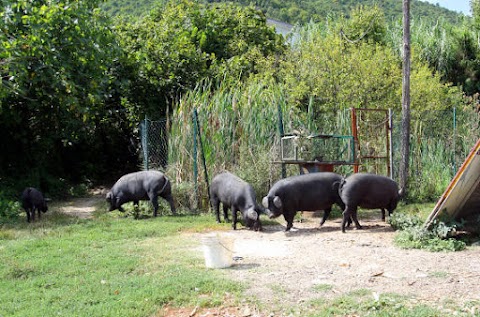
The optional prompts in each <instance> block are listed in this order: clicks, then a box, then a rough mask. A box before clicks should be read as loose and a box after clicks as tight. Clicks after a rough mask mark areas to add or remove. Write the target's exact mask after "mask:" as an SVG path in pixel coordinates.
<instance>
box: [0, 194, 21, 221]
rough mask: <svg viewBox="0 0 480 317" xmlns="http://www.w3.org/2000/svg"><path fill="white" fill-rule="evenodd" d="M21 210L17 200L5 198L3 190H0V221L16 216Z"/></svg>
mask: <svg viewBox="0 0 480 317" xmlns="http://www.w3.org/2000/svg"><path fill="white" fill-rule="evenodd" d="M21 210H22V209H21V206H20V203H19V202H18V201H14V200H11V199H8V198H5V196H4V194H3V192H0V223H3V222H4V221H5V220H13V219H16V218H18V216H19V215H20V213H21Z"/></svg>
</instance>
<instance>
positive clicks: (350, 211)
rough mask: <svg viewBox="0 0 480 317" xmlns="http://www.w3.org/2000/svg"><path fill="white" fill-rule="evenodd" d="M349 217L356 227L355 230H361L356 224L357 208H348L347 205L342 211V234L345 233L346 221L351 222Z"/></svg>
mask: <svg viewBox="0 0 480 317" xmlns="http://www.w3.org/2000/svg"><path fill="white" fill-rule="evenodd" d="M350 217H351V218H352V219H353V221H354V222H355V226H356V227H357V229H360V228H361V226H360V224H359V223H358V220H357V206H355V207H350V206H348V205H347V206H346V207H345V210H344V211H343V219H342V232H343V233H345V226H346V225H347V223H348V221H351V220H350ZM359 227H360V228H359Z"/></svg>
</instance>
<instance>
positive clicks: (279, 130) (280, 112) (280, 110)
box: [277, 104, 287, 178]
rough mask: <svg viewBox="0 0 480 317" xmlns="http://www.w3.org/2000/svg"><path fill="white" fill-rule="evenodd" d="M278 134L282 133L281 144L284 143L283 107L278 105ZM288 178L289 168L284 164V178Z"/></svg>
mask: <svg viewBox="0 0 480 317" xmlns="http://www.w3.org/2000/svg"><path fill="white" fill-rule="evenodd" d="M277 107H278V132H279V133H280V142H282V138H283V137H284V136H285V131H284V129H283V115H282V106H280V104H278V106H277ZM285 177H287V168H286V167H285V164H283V163H282V178H285Z"/></svg>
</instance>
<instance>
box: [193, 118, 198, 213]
mask: <svg viewBox="0 0 480 317" xmlns="http://www.w3.org/2000/svg"><path fill="white" fill-rule="evenodd" d="M195 116H196V111H194V112H193V113H192V126H193V179H194V190H195V208H197V207H198V181H197V180H198V166H197V120H196V118H195Z"/></svg>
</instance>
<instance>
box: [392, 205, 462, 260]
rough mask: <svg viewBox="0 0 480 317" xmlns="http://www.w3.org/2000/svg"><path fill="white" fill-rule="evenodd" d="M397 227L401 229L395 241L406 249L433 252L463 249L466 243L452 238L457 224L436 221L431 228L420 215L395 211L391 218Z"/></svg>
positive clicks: (393, 224)
mask: <svg viewBox="0 0 480 317" xmlns="http://www.w3.org/2000/svg"><path fill="white" fill-rule="evenodd" d="M389 222H390V224H391V225H392V226H393V227H394V228H395V229H400V230H401V231H400V232H398V233H397V235H396V236H395V243H396V244H397V245H398V246H400V247H402V248H406V249H425V250H428V251H432V252H439V251H461V250H463V249H465V247H466V244H465V242H463V241H460V240H457V239H455V238H452V237H451V236H452V234H453V233H454V232H455V231H456V227H457V225H456V224H446V223H445V222H441V221H435V222H434V223H433V224H432V225H431V226H430V227H429V228H426V227H425V226H424V225H423V223H424V222H423V221H421V220H420V218H418V216H412V215H407V214H402V213H394V214H393V215H392V216H391V217H390V220H389Z"/></svg>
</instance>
